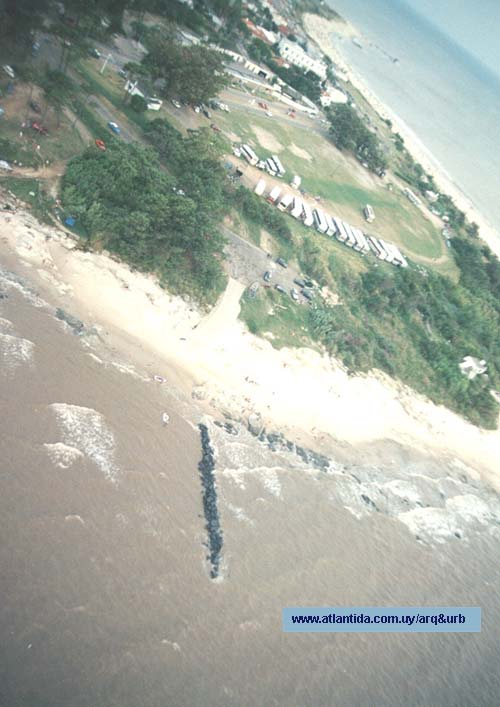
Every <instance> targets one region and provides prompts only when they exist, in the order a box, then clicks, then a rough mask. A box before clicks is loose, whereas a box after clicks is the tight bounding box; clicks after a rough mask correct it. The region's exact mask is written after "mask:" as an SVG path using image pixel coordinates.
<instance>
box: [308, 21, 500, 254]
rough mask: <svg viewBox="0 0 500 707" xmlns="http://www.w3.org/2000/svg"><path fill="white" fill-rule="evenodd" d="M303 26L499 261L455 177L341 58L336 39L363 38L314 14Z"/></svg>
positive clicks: (493, 235)
mask: <svg viewBox="0 0 500 707" xmlns="http://www.w3.org/2000/svg"><path fill="white" fill-rule="evenodd" d="M303 24H304V29H305V30H306V32H307V34H308V35H309V37H310V38H311V40H312V41H313V42H314V43H316V44H317V45H318V47H319V48H320V49H321V51H322V52H323V53H324V54H326V55H327V56H329V57H330V59H331V60H332V61H333V62H334V64H336V65H337V66H338V67H339V68H340V69H341V71H342V74H343V77H345V78H346V79H347V80H348V81H349V82H350V83H351V84H352V85H353V86H354V87H355V88H356V89H357V90H358V91H359V92H360V93H361V94H362V96H363V97H364V98H365V100H366V101H368V103H370V105H371V106H372V108H373V109H374V110H375V111H376V112H377V113H378V115H379V116H380V117H381V118H382V119H384V120H385V119H389V120H390V121H391V122H392V125H393V131H394V132H398V133H399V134H400V135H401V136H402V137H403V139H404V141H405V144H406V147H407V149H408V151H409V152H410V153H411V155H412V156H413V158H414V159H415V160H416V161H417V162H419V163H420V164H421V165H422V166H423V168H424V169H425V171H426V172H427V173H428V174H431V175H432V176H433V177H434V179H435V181H436V184H437V185H438V187H439V189H440V191H442V192H443V193H445V194H448V195H449V196H451V197H452V199H453V200H454V202H455V204H456V206H457V207H458V208H459V209H461V210H462V211H463V212H464V213H465V214H466V216H467V218H468V219H469V221H471V222H475V223H477V225H478V226H479V235H480V237H481V238H482V239H483V240H484V241H485V242H486V243H487V245H488V246H489V247H490V248H491V250H492V251H493V252H494V253H495V254H496V255H497V257H500V236H499V234H498V232H497V231H496V229H495V228H494V227H493V226H492V225H491V224H490V223H489V222H488V220H487V219H486V218H485V217H484V216H483V215H482V214H481V213H480V212H479V211H478V209H477V208H476V207H475V206H474V204H473V203H472V201H471V200H470V199H469V198H468V196H467V195H466V194H464V192H463V191H462V190H461V189H460V187H459V186H457V184H456V183H455V182H454V180H453V178H452V176H451V175H450V174H448V172H447V171H446V170H445V169H444V167H443V166H442V165H441V164H440V163H439V162H438V160H437V159H436V158H435V157H434V156H433V155H432V154H431V152H430V151H429V150H428V149H427V147H426V146H425V145H424V144H423V143H422V141H421V140H420V139H419V137H418V136H417V135H416V134H415V132H414V131H413V130H411V129H410V128H409V127H408V125H407V124H406V123H405V122H404V121H403V120H401V118H400V117H399V116H398V115H396V114H395V113H394V112H393V111H392V110H391V109H390V108H389V107H388V106H386V105H385V104H384V103H383V102H382V101H381V100H380V99H379V98H378V97H377V96H376V95H375V94H374V93H373V91H372V90H371V89H370V87H369V86H368V85H367V84H366V82H365V81H364V79H363V77H361V76H360V75H359V74H358V73H357V72H356V71H354V70H353V68H352V67H351V66H350V65H349V63H348V62H347V61H346V60H345V57H344V56H343V55H342V53H341V50H340V49H339V46H338V45H339V42H338V41H337V42H335V38H337V40H338V39H339V38H350V39H352V38H355V37H357V38H359V39H363V36H362V34H361V33H360V32H358V31H357V29H356V28H355V27H354V26H353V25H352V24H351V23H350V22H348V21H344V20H325V19H324V18H322V17H319V16H318V15H313V14H305V15H304V16H303Z"/></svg>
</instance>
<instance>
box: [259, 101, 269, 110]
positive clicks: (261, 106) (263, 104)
mask: <svg viewBox="0 0 500 707" xmlns="http://www.w3.org/2000/svg"><path fill="white" fill-rule="evenodd" d="M257 105H258V106H259V108H262V110H268V105H267V103H264V101H259V102H258V103H257Z"/></svg>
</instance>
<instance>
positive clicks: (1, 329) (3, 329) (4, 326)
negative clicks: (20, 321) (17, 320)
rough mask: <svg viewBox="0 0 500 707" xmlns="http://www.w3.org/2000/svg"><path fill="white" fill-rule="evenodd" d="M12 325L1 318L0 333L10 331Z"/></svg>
mask: <svg viewBox="0 0 500 707" xmlns="http://www.w3.org/2000/svg"><path fill="white" fill-rule="evenodd" d="M13 326H14V325H13V324H12V322H11V321H9V320H8V319H4V318H3V317H0V332H4V333H5V332H6V331H12V327H13Z"/></svg>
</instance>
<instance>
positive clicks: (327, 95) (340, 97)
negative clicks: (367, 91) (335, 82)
mask: <svg viewBox="0 0 500 707" xmlns="http://www.w3.org/2000/svg"><path fill="white" fill-rule="evenodd" d="M319 100H320V101H321V105H322V106H323V108H328V106H331V105H332V103H347V96H346V94H345V93H344V92H343V91H340V90H339V89H338V88H334V87H333V86H329V87H328V88H327V90H326V91H323V93H322V94H321V98H320V99H319Z"/></svg>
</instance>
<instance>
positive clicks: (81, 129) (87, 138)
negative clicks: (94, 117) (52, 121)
mask: <svg viewBox="0 0 500 707" xmlns="http://www.w3.org/2000/svg"><path fill="white" fill-rule="evenodd" d="M64 115H65V116H66V118H67V119H68V120H69V121H71V122H72V123H73V125H74V126H75V127H76V129H77V130H78V134H79V135H80V137H81V138H82V140H83V142H86V143H87V144H90V143H91V142H94V136H93V135H92V133H91V132H90V130H88V128H87V126H86V125H85V124H84V123H82V121H81V120H80V119H79V118H78V117H77V116H76V115H75V114H74V113H73V111H72V110H70V109H69V108H65V109H64Z"/></svg>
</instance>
